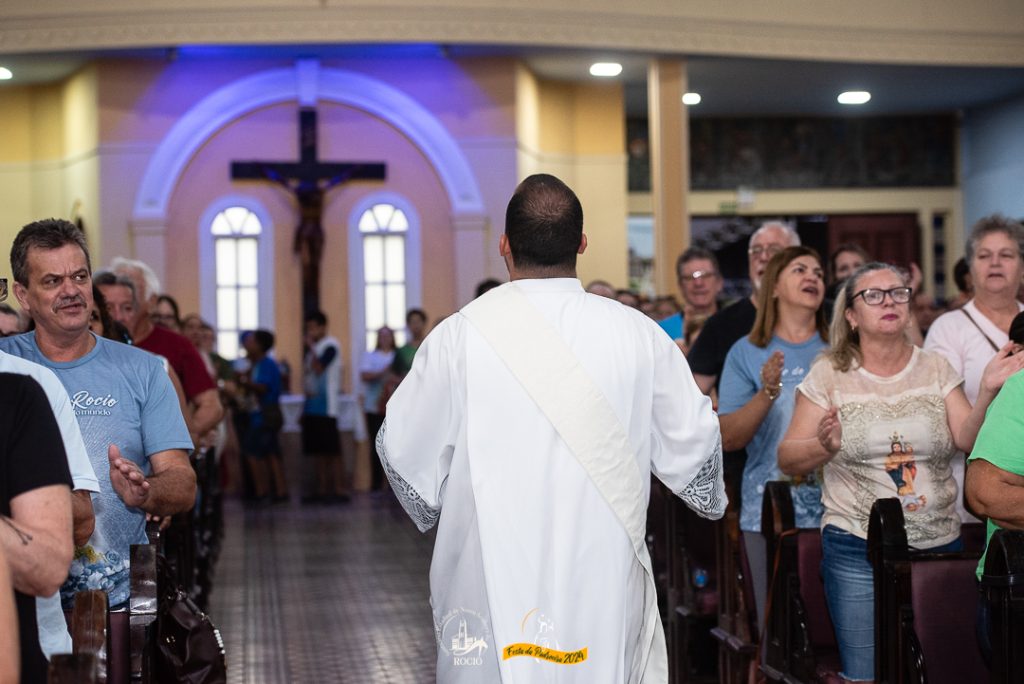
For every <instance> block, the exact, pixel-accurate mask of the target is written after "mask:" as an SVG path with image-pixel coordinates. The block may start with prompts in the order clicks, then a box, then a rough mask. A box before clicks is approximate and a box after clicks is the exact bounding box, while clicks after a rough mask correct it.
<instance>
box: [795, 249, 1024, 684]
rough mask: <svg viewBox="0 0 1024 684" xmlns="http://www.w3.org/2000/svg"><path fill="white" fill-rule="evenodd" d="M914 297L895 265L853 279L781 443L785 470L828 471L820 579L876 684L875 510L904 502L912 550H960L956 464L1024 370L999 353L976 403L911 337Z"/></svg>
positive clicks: (863, 673)
mask: <svg viewBox="0 0 1024 684" xmlns="http://www.w3.org/2000/svg"><path fill="white" fill-rule="evenodd" d="M911 295H912V291H911V288H909V287H907V284H906V282H905V281H904V278H903V274H902V273H901V272H900V271H899V270H898V269H896V268H895V267H894V266H890V265H887V264H880V263H870V264H867V265H865V266H863V267H862V268H860V269H859V270H858V271H856V272H855V273H854V274H853V275H852V276H850V278H849V279H848V280H847V281H846V284H845V285H844V286H843V287H842V288H841V289H840V290H839V294H838V296H837V298H836V302H835V309H834V312H833V317H832V327H831V330H830V337H831V347H830V348H829V350H828V351H827V352H826V353H825V354H824V355H823V356H822V357H821V358H820V359H818V361H816V362H815V363H814V365H813V366H812V367H811V371H810V373H808V375H807V377H806V378H805V379H804V381H803V382H802V383H800V385H799V387H797V397H796V407H795V410H794V413H793V421H792V423H790V426H789V430H788V431H787V432H786V436H785V437H784V438H783V441H782V444H781V445H780V446H779V467H780V468H781V469H782V471H783V472H785V473H788V474H790V475H800V474H804V473H810V472H813V471H815V470H816V469H818V468H820V467H822V466H824V477H823V482H822V503H823V505H824V509H825V511H824V515H823V516H822V521H821V523H822V551H823V556H824V558H823V561H822V574H823V578H824V582H825V597H826V600H827V602H828V607H829V612H830V614H831V616H832V623H833V625H834V626H835V630H836V640H837V642H838V644H839V653H840V657H841V659H842V672H841V675H842V676H843V677H845V678H846V679H847V680H848V681H870V680H871V679H872V678H873V677H874V671H875V659H874V617H873V615H874V613H873V611H874V590H873V586H872V570H871V565H870V564H869V563H868V558H867V529H868V517H869V515H870V512H871V505H872V504H873V503H874V501H875V500H876V499H879V498H885V497H897V498H898V499H899V500H900V502H901V504H902V506H903V513H904V516H905V519H906V524H907V540H908V542H909V543H910V545H911V546H913V547H916V548H919V549H928V550H931V551H956V550H960V549H961V548H962V544H961V541H960V517H959V516H958V515H957V513H956V508H955V506H954V504H955V502H956V500H957V497H958V488H957V485H956V482H955V481H954V479H953V475H952V472H951V469H950V461H951V459H952V457H953V455H954V454H955V453H956V450H957V449H958V448H959V449H963V450H967V451H969V450H970V449H971V447H972V446H973V445H974V439H975V437H976V436H977V434H978V429H979V427H980V426H981V423H982V420H983V419H984V416H985V409H986V408H987V407H988V405H989V402H991V400H992V398H993V397H994V396H995V394H996V392H998V390H999V387H1000V386H1001V385H1002V382H1003V380H1005V379H1006V377H1008V376H1009V375H1010V374H1011V373H1012V372H1014V370H1016V369H1017V368H1020V367H1021V366H1022V365H1024V364H1022V363H1021V359H1017V358H1015V357H1013V356H1011V355H1010V353H1009V352H1010V349H1011V346H1010V345H1007V346H1006V347H1004V348H1003V349H1002V350H1000V352H999V353H998V354H997V355H996V357H995V358H994V359H993V360H992V362H990V363H989V364H988V366H987V367H986V368H985V371H984V374H983V378H982V380H981V390H980V392H979V395H978V401H977V402H976V403H975V405H974V406H973V407H972V406H971V404H970V402H969V401H968V400H967V397H966V396H965V394H964V389H963V379H962V378H961V377H960V376H959V375H958V374H957V372H956V371H955V370H954V369H953V368H952V366H950V365H949V362H948V361H946V359H945V358H944V357H942V356H941V355H939V354H935V353H932V352H928V351H925V350H923V349H921V348H920V347H916V346H914V345H912V344H911V343H910V342H909V341H908V339H907V335H906V326H907V321H908V319H909V316H910V299H911Z"/></svg>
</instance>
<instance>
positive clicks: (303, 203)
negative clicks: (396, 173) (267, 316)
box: [231, 107, 386, 317]
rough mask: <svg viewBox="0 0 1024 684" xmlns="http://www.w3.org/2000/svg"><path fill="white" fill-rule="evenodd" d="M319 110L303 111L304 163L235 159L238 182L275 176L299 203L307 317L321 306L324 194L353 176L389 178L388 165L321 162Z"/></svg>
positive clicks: (233, 171) (233, 173) (296, 248)
mask: <svg viewBox="0 0 1024 684" xmlns="http://www.w3.org/2000/svg"><path fill="white" fill-rule="evenodd" d="M316 143H317V130H316V110H315V109H313V108H312V107H303V108H301V109H299V150H300V153H299V161H298V162H275V161H240V162H232V163H231V178H232V179H233V180H249V179H253V180H270V181H273V182H275V183H277V184H279V185H282V186H284V187H285V188H287V189H288V190H289V191H291V192H292V194H294V195H295V199H296V201H297V202H298V203H299V216H300V219H299V225H298V227H297V228H296V229H295V241H294V243H293V246H292V248H293V250H294V251H295V253H296V254H298V255H299V261H300V263H301V264H302V313H303V317H305V315H306V314H309V313H310V312H312V311H317V310H318V309H319V308H320V260H321V258H322V257H323V247H324V230H323V227H322V226H321V217H322V214H323V206H324V194H325V193H326V192H327V191H328V190H330V189H331V188H333V187H334V186H336V185H340V184H342V183H346V182H348V181H352V180H384V179H385V177H386V168H385V165H384V164H383V163H380V162H376V163H365V162H321V161H318V160H317V144H316Z"/></svg>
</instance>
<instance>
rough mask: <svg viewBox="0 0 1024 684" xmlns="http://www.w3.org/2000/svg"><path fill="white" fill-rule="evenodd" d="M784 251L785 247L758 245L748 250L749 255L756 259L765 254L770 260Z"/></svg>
mask: <svg viewBox="0 0 1024 684" xmlns="http://www.w3.org/2000/svg"><path fill="white" fill-rule="evenodd" d="M784 249H785V247H783V246H782V245H767V246H765V247H762V246H761V245H758V246H757V247H751V248H750V249H748V250H747V254H749V255H750V256H752V257H754V258H755V259H760V258H761V255H762V254H764V255H767V256H768V258H769V259H771V258H772V257H773V256H775V255H776V254H778V253H779V252H781V251H782V250H784Z"/></svg>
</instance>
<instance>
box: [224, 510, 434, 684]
mask: <svg viewBox="0 0 1024 684" xmlns="http://www.w3.org/2000/svg"><path fill="white" fill-rule="evenodd" d="M432 545H433V538H432V535H430V536H428V535H422V534H420V533H419V532H418V531H417V530H416V528H415V527H414V526H413V524H412V522H410V521H409V519H408V518H407V517H406V516H405V513H404V512H402V510H401V508H400V507H399V506H398V504H397V503H395V502H394V499H393V498H392V497H391V496H390V494H389V495H387V496H386V497H385V498H379V499H377V498H371V497H370V496H369V495H366V494H363V495H357V496H356V497H355V499H354V500H353V502H352V503H351V504H348V505H346V506H317V507H310V506H299V505H298V504H297V503H296V504H290V505H285V506H276V507H273V508H265V509H255V510H254V509H245V508H243V507H242V506H241V504H239V503H237V502H234V501H229V502H228V503H227V504H226V509H225V535H224V542H223V546H222V550H221V555H220V559H219V560H218V562H217V568H216V574H215V577H214V587H213V591H212V593H211V596H210V615H211V616H212V618H213V620H214V622H215V623H216V624H217V626H218V627H219V628H220V629H221V632H222V635H223V637H224V645H225V649H226V651H227V659H228V682H229V684H276V683H277V682H282V683H284V682H287V683H291V682H297V683H298V682H303V683H304V682H352V683H353V684H362V683H364V682H366V683H371V682H373V683H375V682H394V683H395V684H399V683H401V684H404V683H406V682H415V683H418V682H433V681H434V674H433V673H434V658H435V651H434V635H433V626H432V621H431V616H430V607H429V605H428V602H427V600H428V596H429V591H428V588H427V572H428V569H429V565H430V553H431V548H432Z"/></svg>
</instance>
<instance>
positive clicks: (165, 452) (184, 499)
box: [0, 219, 196, 608]
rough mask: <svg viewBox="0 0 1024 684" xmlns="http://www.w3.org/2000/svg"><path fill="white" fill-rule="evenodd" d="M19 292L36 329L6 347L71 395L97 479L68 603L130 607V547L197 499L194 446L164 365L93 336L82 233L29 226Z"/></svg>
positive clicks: (67, 588)
mask: <svg viewBox="0 0 1024 684" xmlns="http://www.w3.org/2000/svg"><path fill="white" fill-rule="evenodd" d="M11 270H12V271H13V274H14V279H15V284H14V294H15V296H16V297H17V298H18V301H19V302H20V303H21V307H22V309H23V310H24V311H26V312H27V313H28V314H29V315H30V316H32V318H33V320H34V321H35V324H36V330H35V331H34V332H31V333H26V334H24V335H19V336H17V337H8V338H6V339H3V340H0V349H2V350H3V351H6V352H8V353H10V354H13V355H15V356H20V357H22V358H25V359H28V360H30V361H34V362H36V363H38V364H41V365H43V366H46V367H47V368H49V369H51V370H52V371H53V372H54V373H55V374H56V375H57V378H58V379H59V380H60V381H61V383H62V384H63V385H64V387H65V389H67V392H68V395H69V396H70V397H71V403H72V407H73V408H74V411H75V416H76V418H77V419H78V424H79V427H80V428H81V431H82V438H83V440H84V442H85V447H86V451H87V452H88V454H89V460H90V462H91V463H92V466H93V469H94V470H95V471H96V475H97V478H98V480H99V489H100V493H99V494H98V495H97V496H96V497H95V498H94V499H93V508H94V510H95V515H96V529H95V531H94V532H93V535H92V537H91V538H90V539H89V541H88V543H87V544H86V545H85V546H83V547H80V548H78V549H77V550H76V553H75V559H74V560H73V561H72V563H71V570H70V573H69V576H68V579H67V581H66V582H65V584H64V586H63V587H62V588H61V598H62V600H63V601H64V604H65V606H66V607H70V605H71V601H72V599H73V596H74V592H76V591H79V590H81V589H104V590H106V591H107V593H108V595H109V598H110V606H111V608H117V607H119V606H120V605H122V604H124V603H125V602H126V601H127V600H128V590H129V572H128V560H129V550H130V549H129V547H130V545H131V544H145V543H146V541H147V540H146V513H152V514H154V515H160V516H163V515H172V514H174V513H178V512H181V511H186V510H188V509H189V508H191V507H192V504H193V503H194V501H195V489H196V480H195V473H194V472H193V470H192V467H191V465H190V464H189V461H188V450H189V449H191V448H192V442H191V439H190V437H189V433H188V428H187V427H186V426H185V420H184V418H183V417H182V415H181V407H180V405H179V404H178V399H177V395H176V394H175V392H174V388H173V386H172V385H171V382H170V380H169V379H168V377H167V373H166V371H165V370H164V367H163V363H162V362H161V360H160V359H159V358H157V357H156V356H154V355H152V354H149V353H147V352H144V351H142V350H139V349H135V348H133V347H130V346H128V345H124V344H120V343H117V342H112V341H110V340H106V339H103V338H99V337H96V336H95V335H93V334H92V333H91V332H90V331H89V313H90V311H91V309H92V304H93V301H92V278H91V270H90V263H89V252H88V249H87V247H86V245H85V240H84V236H83V235H82V232H81V231H80V230H79V229H78V228H77V226H75V225H74V224H72V223H69V222H67V221H63V220H58V219H48V220H45V221H38V222H35V223H31V224H29V225H27V226H25V227H24V228H23V229H22V230H21V232H19V233H18V236H17V237H16V238H15V240H14V246H13V247H12V249H11Z"/></svg>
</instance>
